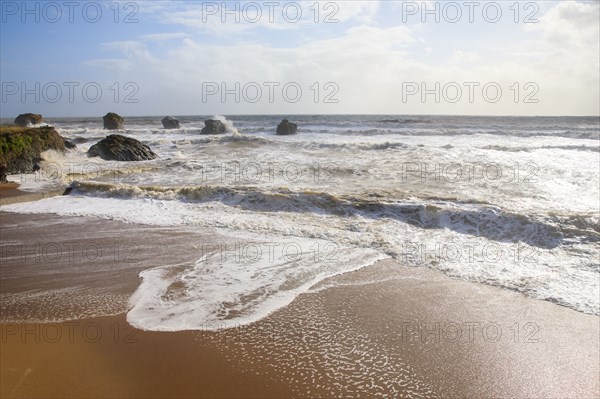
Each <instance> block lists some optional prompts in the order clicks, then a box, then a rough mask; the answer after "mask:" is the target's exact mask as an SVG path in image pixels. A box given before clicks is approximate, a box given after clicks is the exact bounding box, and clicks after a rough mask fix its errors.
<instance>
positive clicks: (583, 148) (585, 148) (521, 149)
mask: <svg viewBox="0 0 600 399" xmlns="http://www.w3.org/2000/svg"><path fill="white" fill-rule="evenodd" d="M481 149H482V150H495V151H506V152H532V151H537V150H567V151H592V152H600V145H597V146H587V145H545V146H541V147H510V146H502V145H488V146H485V147H481Z"/></svg>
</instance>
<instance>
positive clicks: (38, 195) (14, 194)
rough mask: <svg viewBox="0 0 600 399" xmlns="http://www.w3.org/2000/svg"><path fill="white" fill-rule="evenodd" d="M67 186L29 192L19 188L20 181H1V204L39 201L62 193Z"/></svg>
mask: <svg viewBox="0 0 600 399" xmlns="http://www.w3.org/2000/svg"><path fill="white" fill-rule="evenodd" d="M65 188H66V187H58V188H56V189H52V190H44V191H39V192H29V191H23V190H21V189H19V184H18V183H0V205H9V204H16V203H19V202H29V201H37V200H39V199H42V198H48V197H54V196H57V195H62V194H63V193H64V191H65Z"/></svg>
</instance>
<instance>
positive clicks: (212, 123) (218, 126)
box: [200, 119, 226, 134]
mask: <svg viewBox="0 0 600 399" xmlns="http://www.w3.org/2000/svg"><path fill="white" fill-rule="evenodd" d="M225 131H226V128H225V125H224V124H223V122H221V121H219V120H215V119H208V120H206V121H204V129H202V132H200V134H223V133H225Z"/></svg>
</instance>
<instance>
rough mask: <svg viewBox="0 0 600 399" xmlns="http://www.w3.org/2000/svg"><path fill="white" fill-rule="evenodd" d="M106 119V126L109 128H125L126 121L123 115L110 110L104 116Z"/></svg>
mask: <svg viewBox="0 0 600 399" xmlns="http://www.w3.org/2000/svg"><path fill="white" fill-rule="evenodd" d="M102 119H104V128H105V129H108V130H119V129H123V122H124V121H125V120H124V119H123V117H121V116H120V115H117V114H115V113H114V112H109V113H108V114H106V115H104V116H103V117H102Z"/></svg>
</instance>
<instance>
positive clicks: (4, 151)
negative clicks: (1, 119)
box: [0, 126, 65, 182]
mask: <svg viewBox="0 0 600 399" xmlns="http://www.w3.org/2000/svg"><path fill="white" fill-rule="evenodd" d="M47 150H57V151H62V152H64V151H65V139H64V138H62V137H61V135H60V134H58V132H57V131H56V130H55V129H54V128H53V127H51V126H42V127H38V128H27V127H18V126H1V127H0V182H6V176H7V175H10V174H18V173H33V172H35V171H36V170H37V169H38V168H39V166H38V164H39V162H40V161H41V160H42V158H41V153H42V152H44V151H47Z"/></svg>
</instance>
